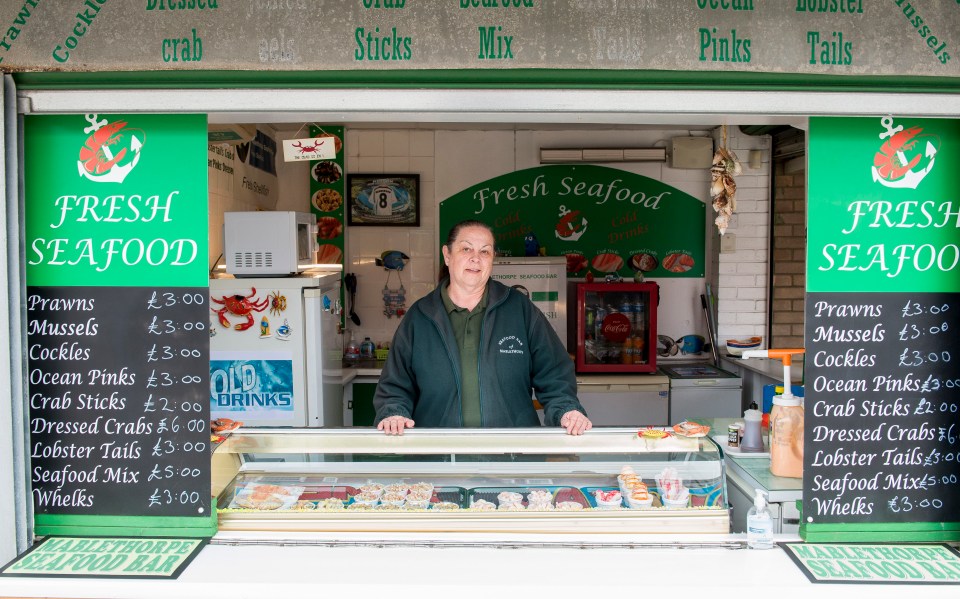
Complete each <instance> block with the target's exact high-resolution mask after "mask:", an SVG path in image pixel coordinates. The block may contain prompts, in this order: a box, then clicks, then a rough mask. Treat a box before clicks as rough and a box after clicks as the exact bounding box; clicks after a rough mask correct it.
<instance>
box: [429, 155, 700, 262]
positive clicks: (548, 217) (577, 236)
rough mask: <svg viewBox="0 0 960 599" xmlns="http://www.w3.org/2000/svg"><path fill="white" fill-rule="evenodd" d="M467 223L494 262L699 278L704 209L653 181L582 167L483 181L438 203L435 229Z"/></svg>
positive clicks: (541, 169) (550, 167)
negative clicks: (484, 237) (561, 260)
mask: <svg viewBox="0 0 960 599" xmlns="http://www.w3.org/2000/svg"><path fill="white" fill-rule="evenodd" d="M465 219H475V220H479V221H482V222H485V223H487V224H489V225H490V226H491V227H492V228H493V231H494V238H495V242H496V246H497V253H498V254H499V255H502V256H527V255H545V256H565V257H566V260H567V276H568V277H571V278H579V277H585V276H586V275H587V273H593V274H594V276H598V277H603V276H605V275H608V274H617V275H620V276H622V277H624V278H633V276H634V275H635V274H637V273H641V274H643V275H645V276H648V277H657V278H671V277H688V278H693V277H703V276H704V247H705V235H704V231H705V226H706V207H705V205H704V203H703V202H701V201H700V200H698V199H697V198H695V197H693V196H691V195H689V194H687V193H685V192H683V191H681V190H679V189H677V188H675V187H672V186H670V185H667V184H665V183H662V182H660V181H657V180H656V179H651V178H650V177H645V176H643V175H637V174H635V173H630V172H627V171H623V170H620V169H615V168H609V167H605V166H597V165H590V164H582V165H581V164H578V165H563V164H561V165H548V166H540V167H534V168H529V169H525V170H520V171H516V172H512V173H508V174H505V175H501V176H499V177H494V178H493V179H488V180H486V181H483V182H481V183H478V184H476V185H474V186H472V187H469V188H467V189H464V190H463V191H460V192H458V193H456V194H454V195H452V196H451V197H449V198H447V199H446V200H444V201H443V202H441V203H440V230H441V231H447V230H449V229H450V227H452V226H453V225H454V224H456V223H457V222H460V221H461V220H465Z"/></svg>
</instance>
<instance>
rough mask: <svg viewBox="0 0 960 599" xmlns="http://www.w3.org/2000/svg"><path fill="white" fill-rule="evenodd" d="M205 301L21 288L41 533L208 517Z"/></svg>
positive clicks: (183, 291)
mask: <svg viewBox="0 0 960 599" xmlns="http://www.w3.org/2000/svg"><path fill="white" fill-rule="evenodd" d="M206 298H207V290H206V288H201V287H194V288H188V287H187V288H185V287H158V288H146V287H127V288H116V287H33V286H31V287H28V288H27V354H28V360H29V382H30V390H29V393H30V395H29V403H30V421H29V426H30V445H29V457H30V473H31V492H32V494H33V504H34V511H35V513H36V514H37V518H38V522H40V520H43V518H42V517H43V516H52V515H65V514H69V515H113V516H120V515H122V516H199V517H205V518H209V516H210V503H211V500H210V480H211V478H210V476H211V475H210V433H209V426H210V425H209V422H210V416H209V415H210V403H209V399H208V397H207V390H208V381H209V362H208V360H209V357H208V356H209V353H210V337H209V332H208V330H207V327H208V326H209V325H208V323H209V317H208V316H207V312H208V311H207V306H206V304H207V299H206Z"/></svg>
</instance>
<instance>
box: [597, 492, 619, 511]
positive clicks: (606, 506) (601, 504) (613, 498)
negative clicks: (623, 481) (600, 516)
mask: <svg viewBox="0 0 960 599" xmlns="http://www.w3.org/2000/svg"><path fill="white" fill-rule="evenodd" d="M593 496H594V498H595V499H596V500H597V508H598V509H601V510H615V509H617V508H619V507H621V506H622V505H623V494H622V493H620V491H617V490H613V491H604V490H603V489H597V490H596V491H594V492H593Z"/></svg>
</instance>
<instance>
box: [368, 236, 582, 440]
mask: <svg viewBox="0 0 960 599" xmlns="http://www.w3.org/2000/svg"><path fill="white" fill-rule="evenodd" d="M442 252H443V260H444V263H445V264H446V266H447V268H448V269H449V277H448V278H447V279H444V280H443V281H441V282H440V284H439V286H438V287H437V289H435V290H434V291H433V292H432V293H430V294H429V295H427V296H426V297H424V298H422V299H420V300H418V301H417V302H416V303H414V305H413V306H411V308H410V310H408V311H407V313H406V315H405V316H404V318H403V321H402V322H401V323H400V327H399V328H398V329H397V333H396V335H395V336H394V338H393V343H392V345H391V349H390V353H389V355H388V357H387V362H386V364H384V368H383V372H382V374H381V376H380V382H379V384H378V385H377V392H376V395H375V396H374V399H373V405H374V407H375V408H376V410H377V416H376V423H377V428H378V429H380V430H382V431H384V432H385V433H387V434H388V435H402V434H403V431H404V429H406V428H412V427H413V426H414V424H420V425H421V426H427V427H481V426H482V427H517V426H539V425H540V420H539V418H537V413H536V410H534V407H533V401H532V398H531V390H534V391H536V396H537V400H538V401H539V402H540V403H541V404H542V405H543V408H544V420H545V421H546V423H547V424H548V425H553V426H556V425H559V426H562V427H563V428H565V429H566V430H567V432H568V433H569V434H571V435H581V434H583V432H584V431H587V430H589V429H590V428H591V427H592V424H591V423H590V420H589V419H588V418H587V416H586V414H585V412H584V409H583V406H581V405H580V402H579V401H578V400H577V395H576V390H577V384H576V377H575V374H574V368H573V362H572V361H571V360H570V358H569V356H567V352H566V349H565V348H564V347H563V344H562V343H561V342H560V339H559V337H557V335H556V333H555V332H554V331H553V329H552V328H551V327H550V324H549V323H548V322H547V319H546V317H544V315H543V313H541V312H540V310H539V309H537V307H536V306H534V305H533V304H532V303H531V302H530V300H528V299H527V298H526V297H524V296H523V294H521V293H520V292H518V291H517V290H515V289H511V288H509V287H507V286H505V285H503V284H501V283H499V282H497V281H491V280H490V273H491V271H492V269H493V257H494V240H493V231H492V230H491V229H490V227H489V226H488V225H486V224H485V223H481V222H479V221H464V222H461V223H459V224H457V225H456V226H454V227H453V228H452V229H451V230H450V234H449V235H448V237H447V242H446V244H444V246H443V248H442Z"/></svg>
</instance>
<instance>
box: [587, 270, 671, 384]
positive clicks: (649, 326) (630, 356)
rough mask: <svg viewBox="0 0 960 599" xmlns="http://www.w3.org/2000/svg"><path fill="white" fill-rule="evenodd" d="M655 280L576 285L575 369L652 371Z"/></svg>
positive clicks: (592, 370)
mask: <svg viewBox="0 0 960 599" xmlns="http://www.w3.org/2000/svg"><path fill="white" fill-rule="evenodd" d="M658 300H659V287H658V286H657V284H656V283H580V284H578V285H577V315H576V335H577V372H654V371H656V369H657V303H658Z"/></svg>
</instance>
